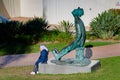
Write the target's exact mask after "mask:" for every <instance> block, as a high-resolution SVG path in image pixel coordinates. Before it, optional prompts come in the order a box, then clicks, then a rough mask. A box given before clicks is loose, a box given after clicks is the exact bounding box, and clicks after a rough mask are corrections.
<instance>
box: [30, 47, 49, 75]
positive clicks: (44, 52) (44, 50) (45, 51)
mask: <svg viewBox="0 0 120 80" xmlns="http://www.w3.org/2000/svg"><path fill="white" fill-rule="evenodd" d="M40 51H41V52H40V56H39V58H38V60H37V61H36V62H35V65H34V68H33V71H32V72H31V73H30V74H32V75H35V74H37V73H38V67H39V64H47V61H48V53H49V52H48V48H47V47H46V46H45V45H40Z"/></svg>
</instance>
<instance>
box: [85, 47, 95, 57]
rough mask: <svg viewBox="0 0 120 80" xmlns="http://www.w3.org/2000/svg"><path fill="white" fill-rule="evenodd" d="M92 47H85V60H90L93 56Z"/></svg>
mask: <svg viewBox="0 0 120 80" xmlns="http://www.w3.org/2000/svg"><path fill="white" fill-rule="evenodd" d="M92 47H93V46H92V45H87V46H85V48H86V49H85V58H88V59H90V58H91V57H92V54H93V52H92V49H91V48H92Z"/></svg>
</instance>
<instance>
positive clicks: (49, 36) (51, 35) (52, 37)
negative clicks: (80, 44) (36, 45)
mask: <svg viewBox="0 0 120 80" xmlns="http://www.w3.org/2000/svg"><path fill="white" fill-rule="evenodd" d="M41 39H42V40H41V41H42V42H47V41H49V42H51V41H52V42H55V41H57V42H71V41H72V40H73V37H72V36H71V34H69V33H65V32H59V31H58V30H52V31H47V32H45V33H43V36H42V38H41Z"/></svg>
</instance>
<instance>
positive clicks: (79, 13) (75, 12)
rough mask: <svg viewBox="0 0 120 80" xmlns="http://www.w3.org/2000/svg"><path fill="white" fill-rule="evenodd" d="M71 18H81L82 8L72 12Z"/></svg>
mask: <svg viewBox="0 0 120 80" xmlns="http://www.w3.org/2000/svg"><path fill="white" fill-rule="evenodd" d="M72 14H73V16H79V17H81V16H82V15H83V14H84V11H83V8H80V7H78V8H77V9H74V10H73V11H72Z"/></svg>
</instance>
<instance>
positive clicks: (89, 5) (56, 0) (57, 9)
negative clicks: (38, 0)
mask: <svg viewBox="0 0 120 80" xmlns="http://www.w3.org/2000/svg"><path fill="white" fill-rule="evenodd" d="M43 2H44V5H43V7H44V9H43V10H44V11H43V15H44V17H45V18H46V19H47V20H48V22H49V23H50V24H58V23H59V22H60V21H62V20H69V21H70V22H74V19H73V16H72V14H71V12H72V10H73V9H75V8H77V7H78V6H79V7H81V8H83V9H84V15H83V16H82V17H81V18H82V20H83V22H84V24H85V26H89V23H90V21H91V20H92V19H93V18H94V17H96V16H97V15H98V13H101V12H103V11H105V10H108V9H111V8H120V6H116V4H117V3H118V2H119V0H43Z"/></svg>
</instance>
